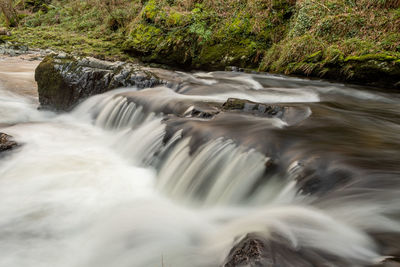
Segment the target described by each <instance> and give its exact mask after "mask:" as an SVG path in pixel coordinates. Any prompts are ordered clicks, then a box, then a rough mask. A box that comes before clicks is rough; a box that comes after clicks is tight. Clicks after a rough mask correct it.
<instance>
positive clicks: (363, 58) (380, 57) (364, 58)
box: [344, 54, 397, 62]
mask: <svg viewBox="0 0 400 267" xmlns="http://www.w3.org/2000/svg"><path fill="white" fill-rule="evenodd" d="M396 59H397V58H396V57H394V56H390V55H387V54H368V55H362V56H349V57H346V59H345V60H344V61H345V62H349V61H358V62H365V61H370V60H376V61H383V62H386V61H394V60H396Z"/></svg>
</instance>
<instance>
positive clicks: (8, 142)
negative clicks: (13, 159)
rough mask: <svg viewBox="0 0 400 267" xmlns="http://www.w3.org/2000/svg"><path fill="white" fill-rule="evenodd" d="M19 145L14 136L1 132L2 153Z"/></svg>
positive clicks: (0, 145)
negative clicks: (13, 138)
mask: <svg viewBox="0 0 400 267" xmlns="http://www.w3.org/2000/svg"><path fill="white" fill-rule="evenodd" d="M16 146H18V143H17V142H15V141H13V140H12V137H11V136H10V135H8V134H5V133H0V153H1V152H4V151H6V150H11V149H13V148H15V147H16Z"/></svg>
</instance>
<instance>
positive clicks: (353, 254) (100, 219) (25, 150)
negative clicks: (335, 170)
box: [0, 91, 399, 267]
mask: <svg viewBox="0 0 400 267" xmlns="http://www.w3.org/2000/svg"><path fill="white" fill-rule="evenodd" d="M118 93H120V91H116V92H112V93H108V94H105V95H102V96H95V97H93V98H91V99H88V100H87V101H86V102H84V103H83V104H81V106H79V107H77V108H76V109H75V110H74V111H73V112H72V113H70V114H64V115H55V114H51V113H44V112H39V111H37V110H36V109H35V106H34V105H33V104H32V103H31V102H29V99H26V98H25V97H23V96H17V95H13V96H9V95H7V96H2V98H1V100H0V110H1V112H2V113H1V121H0V122H4V123H11V124H14V123H17V124H16V125H14V126H9V127H6V128H3V129H1V131H3V132H6V133H8V134H10V135H13V136H14V137H15V139H16V140H17V141H18V142H19V143H21V144H23V146H22V147H21V148H19V149H18V150H16V151H14V152H13V153H12V154H9V155H7V156H6V158H3V159H2V160H1V162H0V266H1V267H15V266H18V267H25V266H30V267H31V266H35V267H42V266H43V267H50V266H51V267H54V266H57V267H64V266H65V267H91V266H93V267H102V266H104V267H106V266H107V267H109V266H113V267H135V266H137V267H147V266H160V267H161V266H165V267H167V266H168V267H189V266H193V267H196V266H198V267H207V266H218V265H220V264H221V263H222V262H223V260H224V258H225V257H226V255H227V253H228V251H229V250H230V248H231V247H232V245H233V243H234V240H235V238H237V237H239V236H241V235H244V234H246V233H249V232H260V233H263V234H264V235H265V236H267V237H268V236H269V235H270V234H271V233H273V232H277V233H279V234H281V235H282V236H284V237H286V238H287V239H288V240H290V241H291V243H292V246H293V247H294V248H296V247H306V248H315V249H318V250H320V251H323V252H328V253H330V254H333V255H337V256H341V257H345V258H347V259H349V260H350V261H351V262H353V263H354V264H355V265H357V266H363V265H364V264H366V263H371V262H374V261H376V260H377V258H378V257H379V254H378V252H377V250H376V247H375V244H374V242H373V241H372V240H371V239H370V238H369V237H368V235H367V234H366V232H365V231H367V230H371V229H374V228H379V226H380V223H381V222H382V221H388V219H387V218H385V217H384V215H383V214H382V217H381V218H382V220H377V221H375V222H372V223H371V224H369V225H363V224H362V221H361V220H364V219H365V217H363V216H361V217H360V218H359V220H358V219H357V217H356V218H353V220H346V219H347V218H346V216H347V215H348V214H349V213H350V211H352V210H353V209H354V208H355V207H352V206H344V205H343V203H340V202H339V203H335V206H336V207H337V205H339V206H341V209H342V211H340V209H338V208H337V209H336V210H334V209H333V208H332V207H326V209H325V210H321V209H318V208H316V207H314V206H310V205H309V203H310V202H311V200H312V198H311V197H306V196H301V195H298V194H297V193H296V185H295V184H294V183H293V182H289V181H286V180H285V179H272V180H271V181H270V182H268V183H267V184H264V185H263V186H262V187H261V188H258V191H257V192H256V193H255V194H254V196H253V199H252V200H251V201H250V202H253V203H257V205H255V206H250V205H247V204H249V203H247V204H246V203H241V200H242V199H243V198H244V195H246V193H247V192H248V191H249V190H250V188H251V187H252V186H254V184H255V183H256V181H257V178H258V177H259V176H260V175H261V174H262V172H263V170H264V164H265V162H266V161H267V160H268V159H267V158H265V157H264V156H262V155H261V154H259V153H258V152H255V151H251V150H246V149H244V148H241V147H238V146H237V145H235V144H234V143H233V142H232V141H231V140H223V139H218V140H214V141H211V142H209V143H207V144H205V145H203V146H202V147H201V148H200V149H199V150H198V151H197V152H196V153H195V154H193V155H191V154H190V153H189V147H188V142H189V139H181V138H180V133H179V132H178V133H176V135H175V136H174V138H172V140H171V141H170V142H169V143H168V144H166V145H164V144H163V143H162V140H163V137H164V134H165V126H164V125H163V124H162V123H161V118H159V117H158V116H157V115H154V114H148V115H147V114H144V113H143V112H142V111H141V108H140V107H138V106H136V105H134V104H132V103H131V104H129V103H128V102H126V99H125V98H123V97H117V98H114V95H116V94H118ZM156 154H158V155H163V156H164V157H165V159H163V160H161V159H157V157H156V156H155V155H156ZM155 165H159V166H160V170H159V172H158V174H157V172H156V170H155V169H153V168H152V167H150V166H155ZM210 177H212V179H211V178H210ZM207 179H211V180H212V182H211V183H207V184H208V186H207V188H208V190H207V191H206V192H205V193H204V192H203V193H204V194H205V196H203V197H201V198H198V197H197V193H198V192H199V191H202V190H201V188H202V186H204V184H203V183H206V182H207ZM204 194H203V195H204ZM382 205H383V204H382ZM378 206H379V205H378ZM378 208H379V207H377V208H376V209H374V210H373V212H374V213H375V215H376V214H378V213H379V209H378ZM369 215H371V214H369ZM361 225H363V227H361ZM391 225H392V226H393V227H394V228H396V227H397V226H396V225H395V224H391ZM398 229H399V228H396V230H398Z"/></svg>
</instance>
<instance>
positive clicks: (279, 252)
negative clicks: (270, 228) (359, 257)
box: [222, 233, 361, 267]
mask: <svg viewBox="0 0 400 267" xmlns="http://www.w3.org/2000/svg"><path fill="white" fill-rule="evenodd" d="M278 266H291V267H294V266H296V267H312V266H361V265H358V264H354V265H353V263H351V262H349V261H348V260H346V259H342V258H338V257H335V256H333V255H329V254H326V253H323V252H321V251H317V250H315V249H306V248H296V247H294V246H293V245H292V244H291V242H289V241H288V240H287V239H286V238H283V237H282V236H279V235H276V234H273V236H271V237H269V238H266V237H263V236H261V235H258V234H256V233H251V234H247V235H245V236H244V237H243V238H241V239H239V240H238V241H237V242H236V244H235V245H234V246H233V248H232V249H231V250H230V252H229V254H228V256H227V257H226V259H225V261H224V263H223V264H222V267H278Z"/></svg>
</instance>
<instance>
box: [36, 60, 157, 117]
mask: <svg viewBox="0 0 400 267" xmlns="http://www.w3.org/2000/svg"><path fill="white" fill-rule="evenodd" d="M35 80H36V82H37V83H38V92H39V101H40V104H41V108H47V109H54V110H70V109H71V108H72V107H73V106H75V105H76V104H77V103H78V102H79V101H81V100H83V99H85V98H87V97H89V96H92V95H95V94H100V93H104V92H106V91H109V90H112V89H115V88H119V87H129V86H136V87H138V88H146V87H153V86H156V85H159V84H161V83H163V81H162V80H160V79H159V78H158V77H157V75H156V74H154V73H153V72H151V70H149V69H144V68H142V67H141V66H139V65H137V64H130V63H123V62H109V61H103V60H99V59H95V58H78V57H74V56H70V55H67V54H65V53H61V54H52V55H49V56H47V57H45V58H44V60H43V61H42V62H41V63H40V64H39V66H38V67H37V69H36V71H35Z"/></svg>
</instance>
